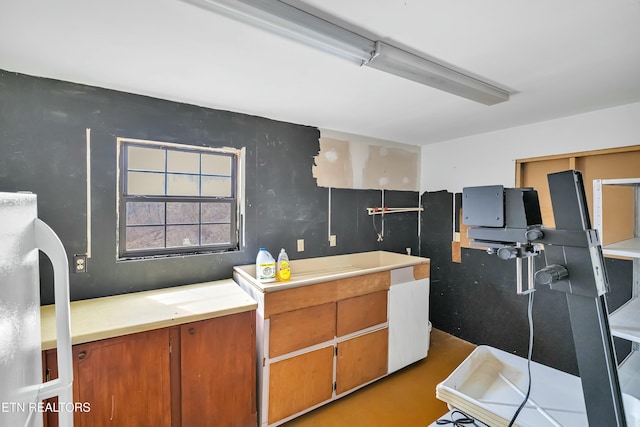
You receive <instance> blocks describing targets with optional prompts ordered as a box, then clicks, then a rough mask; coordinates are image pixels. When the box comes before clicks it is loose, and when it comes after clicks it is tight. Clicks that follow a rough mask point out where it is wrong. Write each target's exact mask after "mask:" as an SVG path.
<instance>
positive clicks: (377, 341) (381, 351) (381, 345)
mask: <svg viewBox="0 0 640 427" xmlns="http://www.w3.org/2000/svg"><path fill="white" fill-rule="evenodd" d="M337 348H338V350H337V360H336V394H342V393H344V392H346V391H349V390H352V389H354V388H356V387H359V386H361V385H363V384H366V383H368V382H370V381H373V380H375V379H377V378H380V377H382V376H384V375H385V374H386V373H387V360H388V357H387V355H388V349H389V329H388V328H384V329H378V330H376V331H373V332H369V333H366V334H364V335H359V336H357V337H354V338H351V339H348V340H345V341H341V342H339V343H338V346H337Z"/></svg>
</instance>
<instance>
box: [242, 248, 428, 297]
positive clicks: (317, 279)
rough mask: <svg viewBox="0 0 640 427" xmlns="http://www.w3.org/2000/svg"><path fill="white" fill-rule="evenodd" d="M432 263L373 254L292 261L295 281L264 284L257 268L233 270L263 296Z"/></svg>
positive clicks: (421, 259)
mask: <svg viewBox="0 0 640 427" xmlns="http://www.w3.org/2000/svg"><path fill="white" fill-rule="evenodd" d="M429 263H430V260H429V258H422V257H417V256H412V255H404V254H398V253H394V252H386V251H372V252H359V253H355V254H347V255H334V256H326V257H318V258H307V259H300V260H291V261H290V265H291V280H289V281H286V282H260V281H259V280H256V267H255V264H250V265H241V266H236V267H234V268H233V270H234V275H237V276H239V277H241V278H242V279H244V280H245V281H247V282H248V283H250V284H251V285H252V286H253V287H255V288H256V289H257V290H259V291H260V292H273V291H280V290H283V289H288V288H295V287H298V286H306V285H311V284H314V283H321V282H327V281H331V280H338V279H345V278H348V277H353V276H360V275H363V274H371V273H377V272H379V271H387V270H394V269H398V268H404V267H411V266H416V265H419V264H429ZM234 277H235V276H234Z"/></svg>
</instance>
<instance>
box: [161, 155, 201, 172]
mask: <svg viewBox="0 0 640 427" xmlns="http://www.w3.org/2000/svg"><path fill="white" fill-rule="evenodd" d="M167 172H182V173H197V174H199V173H200V154H198V153H188V152H186V151H175V150H168V151H167Z"/></svg>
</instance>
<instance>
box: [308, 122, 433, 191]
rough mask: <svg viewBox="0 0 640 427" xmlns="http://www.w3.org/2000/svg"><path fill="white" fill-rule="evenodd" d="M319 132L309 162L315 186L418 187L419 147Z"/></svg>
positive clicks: (413, 189)
mask: <svg viewBox="0 0 640 427" xmlns="http://www.w3.org/2000/svg"><path fill="white" fill-rule="evenodd" d="M325 134H328V135H326V136H325ZM334 134H335V135H334ZM322 135H323V136H322V137H321V138H320V151H319V152H318V155H317V156H316V157H315V158H314V160H315V165H314V166H313V177H314V178H315V179H316V182H317V184H318V186H319V187H331V188H350V189H376V190H377V189H385V190H407V191H417V190H418V186H419V181H420V177H419V175H420V168H419V163H418V162H419V159H420V155H419V152H420V149H419V148H417V147H414V146H409V145H405V144H398V143H393V142H390V141H389V142H385V141H382V140H376V139H369V138H366V137H362V136H357V135H349V134H342V133H337V132H331V131H327V132H324V131H323V132H322Z"/></svg>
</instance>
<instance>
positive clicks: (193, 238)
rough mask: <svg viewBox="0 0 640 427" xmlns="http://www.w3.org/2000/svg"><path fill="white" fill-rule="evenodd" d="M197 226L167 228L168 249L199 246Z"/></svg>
mask: <svg viewBox="0 0 640 427" xmlns="http://www.w3.org/2000/svg"><path fill="white" fill-rule="evenodd" d="M198 228H199V227H198V226H197V225H170V226H167V247H168V248H169V247H179V246H199V245H200V241H199V240H198Z"/></svg>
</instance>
